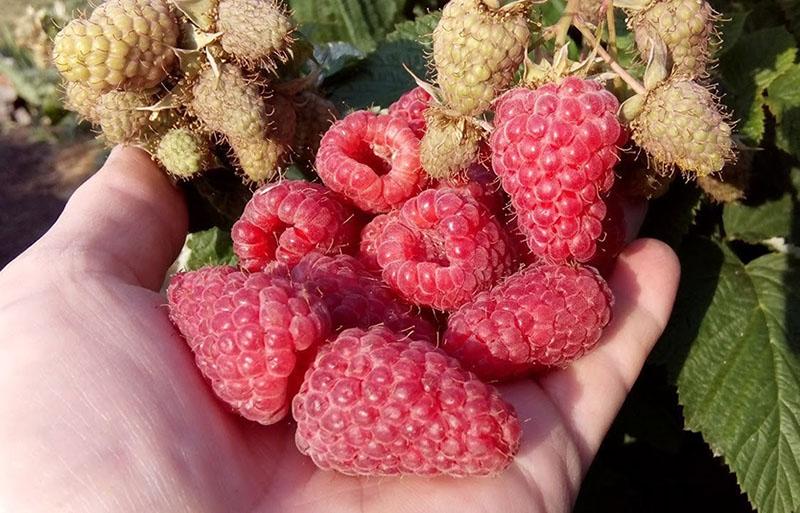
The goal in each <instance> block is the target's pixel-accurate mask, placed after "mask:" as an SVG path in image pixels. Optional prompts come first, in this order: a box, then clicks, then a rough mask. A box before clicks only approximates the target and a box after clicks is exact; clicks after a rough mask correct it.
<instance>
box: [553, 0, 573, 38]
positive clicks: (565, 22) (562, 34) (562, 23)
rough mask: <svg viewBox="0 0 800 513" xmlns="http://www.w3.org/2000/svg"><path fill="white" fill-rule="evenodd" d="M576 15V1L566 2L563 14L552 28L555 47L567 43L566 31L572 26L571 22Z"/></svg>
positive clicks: (569, 0)
mask: <svg viewBox="0 0 800 513" xmlns="http://www.w3.org/2000/svg"><path fill="white" fill-rule="evenodd" d="M577 13H578V0H567V5H566V6H565V7H564V12H563V13H562V14H561V18H560V19H559V20H558V23H556V24H555V25H554V26H553V28H554V29H555V33H556V47H559V46H564V44H565V43H566V42H567V31H569V27H570V26H571V25H572V20H573V19H574V18H575V15H576V14H577Z"/></svg>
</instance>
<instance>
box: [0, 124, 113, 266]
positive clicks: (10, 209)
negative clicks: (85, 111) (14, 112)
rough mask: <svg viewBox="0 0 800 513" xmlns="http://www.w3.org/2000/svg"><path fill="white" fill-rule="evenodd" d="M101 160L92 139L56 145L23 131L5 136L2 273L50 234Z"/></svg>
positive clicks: (1, 139)
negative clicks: (5, 267)
mask: <svg viewBox="0 0 800 513" xmlns="http://www.w3.org/2000/svg"><path fill="white" fill-rule="evenodd" d="M100 155H101V150H100V148H99V146H98V144H97V143H96V142H95V141H94V140H92V139H81V140H78V141H71V142H69V143H66V144H58V145H56V144H54V143H47V142H42V141H36V140H35V138H34V137H32V134H31V133H30V131H29V130H27V129H23V128H20V129H16V130H14V131H11V132H9V133H6V134H0V163H2V164H0V166H1V167H0V183H2V184H3V185H2V187H0V268H2V267H4V266H5V265H6V264H7V263H8V262H9V261H11V260H12V259H13V258H14V257H15V256H17V255H18V254H19V253H21V252H22V251H24V250H25V249H26V248H27V247H28V246H30V245H31V244H32V243H33V242H35V241H36V240H37V239H38V238H39V237H41V236H42V234H43V233H44V232H46V231H47V229H48V228H49V227H50V226H51V225H52V224H53V222H54V221H55V220H56V218H57V217H58V215H59V214H60V213H61V211H62V210H63V208H64V205H65V204H66V202H67V199H68V198H69V196H70V195H71V194H72V192H73V191H74V190H75V189H76V188H77V187H78V185H80V184H81V183H82V182H83V181H84V180H85V179H86V178H87V177H88V176H89V175H91V173H92V172H93V171H94V170H95V169H96V167H97V162H98V160H99V158H100Z"/></svg>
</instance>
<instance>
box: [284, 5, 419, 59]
mask: <svg viewBox="0 0 800 513" xmlns="http://www.w3.org/2000/svg"><path fill="white" fill-rule="evenodd" d="M405 3H406V2H405V0H329V1H326V2H320V1H317V0H291V1H290V2H289V4H290V5H291V7H292V10H293V11H294V17H295V19H296V20H297V21H298V22H299V23H300V24H301V27H302V30H303V32H304V33H306V34H308V35H309V37H310V38H311V39H312V40H313V41H314V42H315V43H320V42H329V41H348V42H350V43H352V44H354V45H355V46H357V47H358V48H360V49H361V50H371V49H373V48H375V46H376V44H377V42H378V41H380V40H382V39H383V38H384V37H385V36H386V34H387V33H389V31H390V30H391V29H392V27H394V25H395V23H396V22H397V20H398V18H399V17H400V15H401V14H402V12H403V8H404V7H405Z"/></svg>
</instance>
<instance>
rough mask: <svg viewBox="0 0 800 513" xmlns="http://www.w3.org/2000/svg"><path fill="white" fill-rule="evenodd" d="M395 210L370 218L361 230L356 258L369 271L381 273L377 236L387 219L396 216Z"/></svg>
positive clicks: (387, 221)
mask: <svg viewBox="0 0 800 513" xmlns="http://www.w3.org/2000/svg"><path fill="white" fill-rule="evenodd" d="M396 212H397V211H392V212H390V213H388V214H381V215H378V216H375V217H374V218H372V221H370V222H369V223H367V225H366V226H364V229H362V230H361V243H360V245H359V251H358V259H359V260H361V263H362V264H364V267H366V268H367V269H368V270H369V271H371V272H374V273H378V274H380V273H381V266H380V265H378V236H379V235H380V234H381V232H382V231H383V228H384V227H385V226H386V225H387V224H388V223H389V220H390V219H391V218H392V217H393V216H394V217H396Z"/></svg>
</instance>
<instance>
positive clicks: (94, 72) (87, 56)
mask: <svg viewBox="0 0 800 513" xmlns="http://www.w3.org/2000/svg"><path fill="white" fill-rule="evenodd" d="M179 35H180V27H179V26H178V22H177V20H176V19H175V16H174V15H173V14H172V11H171V9H170V5H169V3H168V2H167V1H166V0H108V1H107V2H105V3H103V4H100V6H98V7H97V9H95V10H94V12H92V14H91V16H89V19H76V20H72V21H71V22H70V23H68V24H67V26H66V27H64V28H63V29H62V30H61V32H59V33H58V35H56V37H55V41H54V43H53V44H54V47H53V59H54V62H55V65H56V67H57V68H58V70H59V71H60V72H61V74H62V75H63V76H64V78H66V79H67V80H69V81H70V82H80V83H82V84H85V85H87V86H89V87H91V88H92V89H94V90H97V91H110V90H112V89H126V90H141V89H149V88H151V87H155V86H157V85H158V84H159V83H161V81H162V80H164V79H165V78H166V77H167V76H168V75H169V72H170V71H171V69H172V67H173V66H174V65H175V63H176V62H177V58H176V56H175V52H174V51H173V48H175V47H176V46H177V43H178V36H179Z"/></svg>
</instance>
